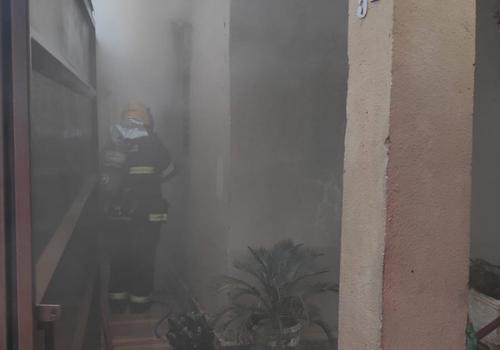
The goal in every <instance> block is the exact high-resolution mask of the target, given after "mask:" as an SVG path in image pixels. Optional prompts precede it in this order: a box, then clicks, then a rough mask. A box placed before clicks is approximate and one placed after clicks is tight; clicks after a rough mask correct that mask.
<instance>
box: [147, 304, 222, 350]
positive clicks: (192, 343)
mask: <svg viewBox="0 0 500 350" xmlns="http://www.w3.org/2000/svg"><path fill="white" fill-rule="evenodd" d="M165 320H166V321H167V324H168V327H167V329H166V331H165V333H164V335H163V336H161V335H160V334H159V331H158V329H159V328H160V326H161V324H162V323H164V322H165ZM155 333H156V336H157V337H159V338H166V339H167V340H168V342H169V344H170V346H171V347H172V348H173V349H174V350H214V349H215V347H214V340H215V335H214V332H213V329H212V328H211V327H210V325H209V323H208V322H207V319H206V318H205V315H203V314H201V313H197V312H188V313H184V314H180V315H176V316H170V315H168V316H165V317H164V318H163V319H162V320H160V322H159V323H158V324H157V325H156V327H155Z"/></svg>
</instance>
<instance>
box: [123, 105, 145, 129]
mask: <svg viewBox="0 0 500 350" xmlns="http://www.w3.org/2000/svg"><path fill="white" fill-rule="evenodd" d="M124 118H125V119H130V120H134V121H138V122H141V123H142V124H144V125H146V126H148V125H151V117H150V115H149V112H148V109H147V108H146V106H145V105H144V104H142V103H129V105H128V107H127V110H126V111H125V113H124Z"/></svg>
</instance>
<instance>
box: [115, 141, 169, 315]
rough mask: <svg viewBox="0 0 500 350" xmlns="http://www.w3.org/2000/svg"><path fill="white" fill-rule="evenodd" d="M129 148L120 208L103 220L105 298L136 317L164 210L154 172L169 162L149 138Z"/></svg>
mask: <svg viewBox="0 0 500 350" xmlns="http://www.w3.org/2000/svg"><path fill="white" fill-rule="evenodd" d="M130 149H131V150H132V151H131V152H130V153H129V154H128V155H127V167H126V169H127V176H126V179H125V181H124V190H123V191H122V195H121V198H120V200H119V207H120V208H118V210H115V211H111V212H112V213H111V215H108V218H107V226H108V228H107V231H108V232H107V237H108V238H109V239H108V244H107V246H108V252H109V259H110V272H111V275H110V285H109V299H110V302H111V305H113V304H118V305H119V304H123V303H130V307H131V311H134V310H137V311H139V312H140V311H145V310H147V309H149V306H150V305H151V300H150V296H151V292H152V290H153V280H154V266H155V256H156V249H157V246H158V241H159V237H160V230H161V226H162V224H163V223H165V222H166V221H167V211H168V205H167V202H166V201H165V200H164V199H163V198H162V193H161V179H160V177H159V173H161V171H162V170H163V169H165V168H166V167H167V166H168V165H169V163H170V157H169V156H168V152H167V151H166V150H165V149H164V148H162V147H161V145H160V144H159V142H158V141H157V140H156V139H155V138H151V137H147V138H142V139H138V140H135V141H134V144H132V145H130Z"/></svg>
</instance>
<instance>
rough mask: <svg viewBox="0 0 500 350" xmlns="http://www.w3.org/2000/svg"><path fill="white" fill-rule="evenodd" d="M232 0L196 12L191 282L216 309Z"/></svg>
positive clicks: (224, 231) (223, 229) (223, 244)
mask: <svg viewBox="0 0 500 350" xmlns="http://www.w3.org/2000/svg"><path fill="white" fill-rule="evenodd" d="M229 7H230V1H229V0H198V1H196V2H195V3H194V12H193V51H192V55H193V59H192V69H191V77H192V79H191V107H190V109H191V118H190V127H189V135H190V137H189V142H190V146H189V161H190V166H189V170H190V188H189V205H190V208H189V209H190V210H189V217H188V220H189V230H188V232H186V236H185V242H186V254H187V255H186V261H185V265H186V273H187V279H188V283H189V284H190V286H191V288H192V290H193V291H194V292H195V294H196V297H198V298H199V300H200V301H201V302H202V304H203V306H204V307H206V308H207V309H208V310H210V311H215V310H216V309H217V307H218V304H219V303H217V302H215V300H216V299H215V289H214V282H215V279H216V278H217V277H218V276H219V275H220V274H222V273H224V272H226V269H227V266H228V261H227V235H228V232H229V226H228V224H229V219H228V216H227V214H228V210H227V209H228V205H229V198H230V194H229V191H228V183H229V179H230V174H229V171H228V169H229V161H230V125H231V121H230V85H229V83H230V81H229Z"/></svg>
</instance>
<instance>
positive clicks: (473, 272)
mask: <svg viewBox="0 0 500 350" xmlns="http://www.w3.org/2000/svg"><path fill="white" fill-rule="evenodd" d="M469 284H470V287H471V291H470V295H469V316H470V320H471V322H472V325H473V326H474V328H475V329H476V330H478V329H481V328H483V327H484V326H486V325H487V324H489V323H490V322H492V321H493V320H495V319H496V318H498V317H499V316H500V267H499V266H495V265H493V264H491V263H489V262H487V261H484V260H480V259H478V260H472V261H471V265H470V281H469ZM481 341H482V342H483V343H484V344H486V345H488V346H490V347H492V348H495V349H496V348H497V347H500V330H496V331H494V332H493V333H491V334H489V335H488V336H486V337H485V338H484V339H482V340H481Z"/></svg>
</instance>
